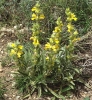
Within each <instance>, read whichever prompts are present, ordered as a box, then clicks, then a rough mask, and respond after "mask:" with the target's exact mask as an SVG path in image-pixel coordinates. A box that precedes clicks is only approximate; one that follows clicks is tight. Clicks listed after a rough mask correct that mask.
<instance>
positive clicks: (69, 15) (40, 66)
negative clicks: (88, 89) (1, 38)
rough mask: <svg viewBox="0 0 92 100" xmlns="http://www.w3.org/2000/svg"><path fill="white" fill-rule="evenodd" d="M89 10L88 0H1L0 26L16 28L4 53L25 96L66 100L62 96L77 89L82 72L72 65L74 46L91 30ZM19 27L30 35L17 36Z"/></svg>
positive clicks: (18, 87) (90, 13) (91, 4)
mask: <svg viewBox="0 0 92 100" xmlns="http://www.w3.org/2000/svg"><path fill="white" fill-rule="evenodd" d="M91 7H92V3H90V2H89V1H88V0H39V1H38V0H12V1H10V0H1V1H0V20H1V24H2V23H3V25H5V24H6V25H7V26H15V25H16V27H17V28H16V27H15V29H16V30H15V31H16V32H17V34H15V35H16V36H17V40H16V41H14V42H11V43H8V46H7V51H8V56H10V57H11V61H13V62H14V64H15V66H16V67H17V68H18V72H17V73H16V76H15V82H16V85H15V86H16V88H17V89H19V90H20V92H22V93H24V94H25V97H27V96H29V95H32V94H33V93H34V92H36V93H37V95H38V97H40V96H43V95H50V96H51V97H54V98H62V100H65V97H64V94H65V93H66V95H67V94H68V91H71V90H74V89H76V84H75V83H77V82H81V80H80V75H81V70H80V69H79V67H77V66H76V65H75V64H74V63H73V62H74V60H75V59H77V55H75V53H74V51H75V50H76V48H75V44H76V42H78V41H79V40H80V38H79V36H81V35H84V34H86V33H87V31H88V29H89V28H90V25H91V21H92V18H91V16H92V9H91ZM18 26H19V27H21V26H22V28H25V27H27V28H28V31H29V32H30V33H31V34H28V33H26V32H25V31H24V32H22V31H21V33H19V32H18ZM19 29H20V28H19ZM22 33H23V34H22ZM26 36H27V40H26ZM9 59H10V58H9ZM2 65H5V63H2ZM1 91H2V89H1ZM2 93H3V91H2V92H1V95H2Z"/></svg>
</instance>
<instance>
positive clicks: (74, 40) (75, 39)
mask: <svg viewBox="0 0 92 100" xmlns="http://www.w3.org/2000/svg"><path fill="white" fill-rule="evenodd" d="M79 40H80V38H74V39H73V40H72V43H75V42H77V41H79Z"/></svg>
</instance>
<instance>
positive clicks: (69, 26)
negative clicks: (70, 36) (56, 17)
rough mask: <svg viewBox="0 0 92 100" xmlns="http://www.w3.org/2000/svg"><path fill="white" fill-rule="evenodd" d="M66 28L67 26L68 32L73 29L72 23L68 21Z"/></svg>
mask: <svg viewBox="0 0 92 100" xmlns="http://www.w3.org/2000/svg"><path fill="white" fill-rule="evenodd" d="M67 28H68V30H67V31H68V32H70V33H71V31H72V30H73V29H74V27H73V25H72V24H71V23H68V25H67Z"/></svg>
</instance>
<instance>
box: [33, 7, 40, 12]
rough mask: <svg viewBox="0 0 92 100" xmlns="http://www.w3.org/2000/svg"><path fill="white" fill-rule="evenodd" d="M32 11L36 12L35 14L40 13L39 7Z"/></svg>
mask: <svg viewBox="0 0 92 100" xmlns="http://www.w3.org/2000/svg"><path fill="white" fill-rule="evenodd" d="M31 10H32V11H34V12H35V13H39V12H40V9H39V8H38V7H35V6H34V7H33V8H32V9H31Z"/></svg>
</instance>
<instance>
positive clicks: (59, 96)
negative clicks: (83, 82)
mask: <svg viewBox="0 0 92 100" xmlns="http://www.w3.org/2000/svg"><path fill="white" fill-rule="evenodd" d="M45 86H46V88H47V89H48V90H49V91H50V92H51V93H52V94H53V95H54V96H55V97H57V98H61V99H62V100H65V97H64V96H62V95H58V94H57V93H55V92H54V91H53V90H52V89H50V88H49V87H48V86H47V85H45Z"/></svg>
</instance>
